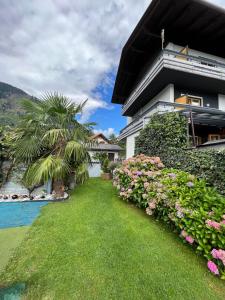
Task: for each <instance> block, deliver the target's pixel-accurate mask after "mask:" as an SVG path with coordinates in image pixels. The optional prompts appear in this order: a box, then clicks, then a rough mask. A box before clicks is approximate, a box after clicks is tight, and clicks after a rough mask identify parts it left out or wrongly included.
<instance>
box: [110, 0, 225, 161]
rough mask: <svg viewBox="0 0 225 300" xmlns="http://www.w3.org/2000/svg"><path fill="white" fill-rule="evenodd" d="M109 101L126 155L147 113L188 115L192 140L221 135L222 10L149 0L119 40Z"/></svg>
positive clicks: (196, 1) (193, 2)
mask: <svg viewBox="0 0 225 300" xmlns="http://www.w3.org/2000/svg"><path fill="white" fill-rule="evenodd" d="M112 102H113V103H117V104H121V105H122V114H123V116H126V117H127V126H126V127H125V128H124V129H123V130H122V131H121V134H120V139H121V140H122V139H125V140H126V146H127V153H126V156H127V158H128V157H131V156H133V155H134V152H135V138H136V137H137V136H138V135H139V132H140V130H141V129H142V128H143V127H144V126H145V124H146V123H147V122H148V121H149V118H150V117H151V115H152V114H153V113H156V112H158V113H164V112H168V111H169V112H172V111H179V112H180V113H182V114H184V115H185V116H187V118H190V120H191V122H190V123H191V124H190V128H189V130H190V131H189V134H190V136H192V140H193V145H194V146H196V145H201V144H204V143H206V142H209V141H217V140H220V139H224V138H225V10H223V9H222V8H220V7H217V6H215V5H213V4H210V3H208V2H206V1H203V0H152V2H151V4H150V6H149V7H148V9H147V11H146V12H145V14H144V15H143V17H142V18H141V20H140V21H139V23H138V25H137V26H136V28H135V29H134V31H133V33H132V34H131V36H130V37H129V39H128V41H127V43H126V44H125V46H124V48H123V51H122V55H121V59H120V64H119V68H118V73H117V77H116V82H115V87H114V92H113V96H112Z"/></svg>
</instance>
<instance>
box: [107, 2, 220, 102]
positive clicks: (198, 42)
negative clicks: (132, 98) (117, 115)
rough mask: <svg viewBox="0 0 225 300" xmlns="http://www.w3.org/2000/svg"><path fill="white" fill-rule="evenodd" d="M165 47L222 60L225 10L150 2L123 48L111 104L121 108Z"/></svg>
mask: <svg viewBox="0 0 225 300" xmlns="http://www.w3.org/2000/svg"><path fill="white" fill-rule="evenodd" d="M162 29H165V44H167V43H168V42H173V43H175V44H178V45H181V46H186V45H188V46H189V47H190V48H192V49H195V50H198V51H202V52H205V53H210V54H213V55H216V56H219V57H223V58H225V10H224V9H222V8H220V7H218V6H215V5H213V4H210V3H208V2H206V1H203V0H152V2H151V4H150V6H149V7H148V9H147V10H146V12H145V14H144V15H143V17H142V18H141V20H140V21H139V23H138V24H137V26H136V28H135V29H134V31H133V33H132V34H131V36H130V37H129V39H128V41H127V43H126V44H125V46H124V48H123V50H122V55H121V59H120V63H119V69H118V73H117V77H116V82H115V87H114V91H113V96H112V102H113V103H118V104H123V103H124V102H125V100H126V99H127V97H128V96H129V94H130V93H131V91H132V89H133V88H134V86H135V84H136V83H137V81H138V80H139V79H140V77H141V75H142V74H143V72H144V71H145V68H146V66H147V65H148V64H149V63H150V62H151V60H153V59H154V58H155V56H156V55H157V53H158V52H159V51H160V49H161V31H162Z"/></svg>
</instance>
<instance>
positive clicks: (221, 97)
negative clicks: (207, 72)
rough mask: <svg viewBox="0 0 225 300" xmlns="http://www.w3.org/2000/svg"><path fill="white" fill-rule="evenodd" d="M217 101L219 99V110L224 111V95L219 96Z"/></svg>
mask: <svg viewBox="0 0 225 300" xmlns="http://www.w3.org/2000/svg"><path fill="white" fill-rule="evenodd" d="M218 99H219V109H220V110H224V111H225V95H222V94H219V95H218Z"/></svg>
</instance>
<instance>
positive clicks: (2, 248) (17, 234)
mask: <svg viewBox="0 0 225 300" xmlns="http://www.w3.org/2000/svg"><path fill="white" fill-rule="evenodd" d="M27 230H28V227H25V226H24V227H16V228H9V229H0V271H2V270H3V269H4V267H5V266H6V264H7V262H8V260H9V258H10V256H11V255H12V253H13V250H14V249H15V248H16V247H17V246H18V245H19V244H20V243H21V241H22V240H23V238H24V237H25V234H26V232H27Z"/></svg>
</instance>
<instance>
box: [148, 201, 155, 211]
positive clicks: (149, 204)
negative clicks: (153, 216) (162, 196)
mask: <svg viewBox="0 0 225 300" xmlns="http://www.w3.org/2000/svg"><path fill="white" fill-rule="evenodd" d="M148 206H149V208H150V209H155V208H156V204H155V202H149V203H148Z"/></svg>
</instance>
